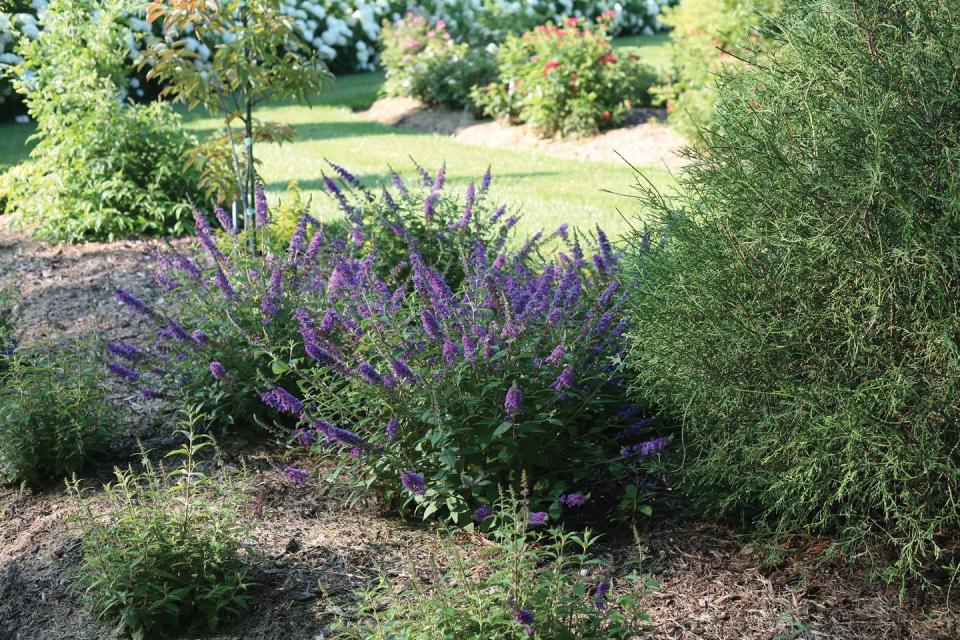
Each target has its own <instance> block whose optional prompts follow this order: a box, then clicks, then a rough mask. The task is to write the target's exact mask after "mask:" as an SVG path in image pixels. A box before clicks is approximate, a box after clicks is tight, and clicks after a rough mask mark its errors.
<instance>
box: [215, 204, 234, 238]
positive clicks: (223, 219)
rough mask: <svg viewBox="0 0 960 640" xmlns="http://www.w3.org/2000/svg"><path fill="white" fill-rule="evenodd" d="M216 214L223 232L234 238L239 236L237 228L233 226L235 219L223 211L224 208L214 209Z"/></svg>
mask: <svg viewBox="0 0 960 640" xmlns="http://www.w3.org/2000/svg"><path fill="white" fill-rule="evenodd" d="M213 212H214V214H216V216H217V221H218V222H219V223H220V226H221V227H223V230H224V231H226V232H227V233H229V234H230V235H232V236H235V235H237V228H236V227H235V226H233V218H231V217H230V214H229V213H227V212H226V211H224V210H223V208H222V207H214V208H213Z"/></svg>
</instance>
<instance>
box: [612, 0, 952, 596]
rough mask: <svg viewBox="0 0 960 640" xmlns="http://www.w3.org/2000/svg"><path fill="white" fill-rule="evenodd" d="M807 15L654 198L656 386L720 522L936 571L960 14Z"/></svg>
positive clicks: (943, 512)
mask: <svg viewBox="0 0 960 640" xmlns="http://www.w3.org/2000/svg"><path fill="white" fill-rule="evenodd" d="M804 4H805V5H806V6H805V8H804V9H803V10H794V11H791V12H790V13H789V15H788V16H787V17H786V18H785V19H783V20H782V21H780V22H777V23H776V25H775V26H776V28H777V30H778V32H779V34H780V35H779V36H778V37H777V42H776V43H775V44H776V45H777V47H778V50H779V53H778V54H776V55H775V56H774V57H773V59H772V60H771V61H770V62H769V63H768V64H766V65H764V66H762V67H758V68H753V69H751V70H749V71H747V72H745V73H742V74H739V75H738V77H735V78H731V77H728V78H726V79H725V82H726V86H725V89H724V91H722V92H721V97H720V100H719V102H718V105H717V112H716V113H717V115H716V117H717V122H718V127H717V131H716V132H715V133H714V134H711V135H708V136H707V139H706V140H705V144H706V147H707V149H706V151H704V152H702V153H695V163H694V165H693V166H692V168H690V169H689V171H688V172H687V173H685V174H684V175H683V176H682V177H681V178H680V186H681V191H682V192H681V194H680V196H679V198H678V199H676V200H672V201H663V200H660V199H659V198H658V197H657V196H656V194H651V193H649V192H648V193H646V196H645V197H646V201H647V203H648V204H649V205H650V206H651V207H652V208H653V210H654V213H655V215H654V218H655V220H656V222H655V223H654V227H653V228H652V229H650V236H641V235H640V234H638V235H637V236H636V237H634V238H633V245H634V252H633V253H634V256H633V260H632V269H633V272H632V276H633V284H634V286H635V288H636V291H635V293H636V295H634V296H633V298H632V299H633V303H632V332H631V336H630V337H631V343H632V357H633V360H634V362H635V363H636V366H637V379H636V385H635V388H636V391H637V392H638V393H639V394H640V395H642V396H643V397H644V398H646V399H649V400H652V401H655V402H657V403H659V404H661V405H662V406H663V407H664V408H665V409H666V410H667V411H668V412H669V413H672V414H673V415H674V416H676V417H677V418H678V419H683V420H684V433H683V442H684V443H685V445H686V451H685V452H684V456H685V457H684V458H683V462H682V463H680V461H679V460H678V464H677V467H676V469H674V471H675V476H676V478H677V480H678V483H679V486H680V487H681V488H682V489H683V490H685V491H686V493H687V495H689V496H690V497H691V498H692V499H693V500H694V501H695V503H696V504H698V505H699V506H700V507H702V508H703V509H704V510H705V511H707V512H710V513H720V514H740V515H744V516H749V517H754V516H758V517H760V518H762V519H763V520H765V521H766V522H768V523H769V524H770V525H771V526H772V527H773V528H774V529H775V530H779V531H782V532H796V531H809V532H829V533H832V534H833V535H835V536H836V542H837V545H836V546H835V547H834V550H835V551H838V552H844V553H846V554H849V556H848V559H850V560H856V559H864V557H870V558H871V559H877V558H876V557H874V554H879V553H880V552H882V551H889V552H890V553H889V554H888V555H884V556H883V558H884V565H883V566H885V567H886V570H885V576H886V577H887V578H902V577H904V576H910V575H913V576H916V575H919V574H920V573H921V570H922V569H924V568H927V567H944V566H950V565H951V563H953V562H955V560H953V559H952V558H953V556H952V555H951V554H952V552H953V551H955V547H956V540H957V536H956V534H957V532H958V531H960V510H958V504H957V496H958V495H960V406H958V403H957V397H958V395H960V351H958V343H960V308H958V307H960V277H958V275H960V91H958V90H957V79H956V69H957V68H958V63H960V54H958V52H960V6H958V5H957V3H956V2H953V1H952V0H859V1H858V2H854V1H853V0H817V1H815V2H810V3H804ZM952 566H953V567H954V570H955V568H956V564H952Z"/></svg>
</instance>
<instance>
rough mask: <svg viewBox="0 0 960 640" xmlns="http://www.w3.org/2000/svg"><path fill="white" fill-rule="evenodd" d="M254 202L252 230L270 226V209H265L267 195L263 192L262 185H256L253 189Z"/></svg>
mask: <svg viewBox="0 0 960 640" xmlns="http://www.w3.org/2000/svg"><path fill="white" fill-rule="evenodd" d="M254 201H255V202H256V211H257V217H256V219H255V220H254V228H255V229H260V228H261V227H265V226H267V225H268V224H270V209H269V207H267V194H266V193H264V192H263V185H262V184H258V185H257V186H256V188H255V189H254Z"/></svg>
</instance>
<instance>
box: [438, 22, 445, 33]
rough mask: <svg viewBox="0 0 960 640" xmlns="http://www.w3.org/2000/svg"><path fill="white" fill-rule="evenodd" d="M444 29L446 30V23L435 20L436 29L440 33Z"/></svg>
mask: <svg viewBox="0 0 960 640" xmlns="http://www.w3.org/2000/svg"><path fill="white" fill-rule="evenodd" d="M446 28H447V23H446V22H444V21H443V20H437V29H439V30H440V31H443V30H444V29H446Z"/></svg>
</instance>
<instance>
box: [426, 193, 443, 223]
mask: <svg viewBox="0 0 960 640" xmlns="http://www.w3.org/2000/svg"><path fill="white" fill-rule="evenodd" d="M439 195H440V194H439V193H437V192H436V191H433V192H431V193H430V195H428V196H427V199H426V200H424V201H423V217H424V218H426V219H427V220H429V219H430V218H431V217H432V216H433V207H434V206H435V205H436V204H437V198H438V197H439Z"/></svg>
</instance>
